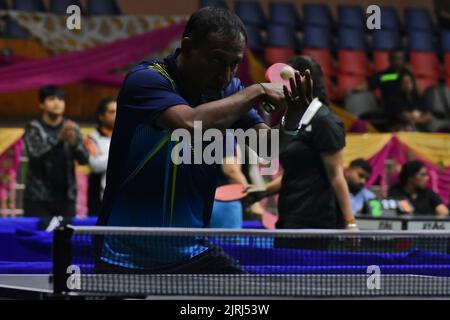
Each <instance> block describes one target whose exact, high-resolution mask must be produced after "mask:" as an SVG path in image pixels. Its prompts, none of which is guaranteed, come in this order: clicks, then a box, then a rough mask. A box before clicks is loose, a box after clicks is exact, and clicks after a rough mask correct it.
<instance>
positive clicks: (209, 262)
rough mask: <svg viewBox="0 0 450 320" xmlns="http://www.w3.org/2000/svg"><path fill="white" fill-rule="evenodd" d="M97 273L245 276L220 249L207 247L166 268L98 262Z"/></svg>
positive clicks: (236, 263)
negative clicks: (193, 255)
mask: <svg viewBox="0 0 450 320" xmlns="http://www.w3.org/2000/svg"><path fill="white" fill-rule="evenodd" d="M96 272H97V273H119V274H127V273H131V274H245V273H247V272H246V271H245V270H244V269H242V268H241V266H240V265H239V263H238V262H237V261H236V260H234V259H233V258H232V257H230V256H229V255H228V254H226V253H225V252H224V251H223V250H222V248H220V247H217V246H213V245H209V249H208V250H206V251H205V252H202V253H201V254H199V255H197V256H195V257H194V258H192V259H190V260H188V261H185V262H181V263H177V264H173V265H169V266H167V267H162V268H157V269H151V270H142V269H139V270H137V269H129V268H123V267H118V266H114V265H111V264H108V263H105V262H99V263H97V266H96Z"/></svg>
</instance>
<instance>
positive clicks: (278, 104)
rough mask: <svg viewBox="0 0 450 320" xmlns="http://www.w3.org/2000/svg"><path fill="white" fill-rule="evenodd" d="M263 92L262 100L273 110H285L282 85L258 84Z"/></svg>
mask: <svg viewBox="0 0 450 320" xmlns="http://www.w3.org/2000/svg"><path fill="white" fill-rule="evenodd" d="M259 85H260V86H261V88H262V89H263V90H264V96H263V100H264V101H265V102H266V103H268V104H269V105H271V106H273V107H274V108H275V110H281V111H284V110H285V109H286V98H285V96H284V91H283V85H282V84H279V83H260V84H259Z"/></svg>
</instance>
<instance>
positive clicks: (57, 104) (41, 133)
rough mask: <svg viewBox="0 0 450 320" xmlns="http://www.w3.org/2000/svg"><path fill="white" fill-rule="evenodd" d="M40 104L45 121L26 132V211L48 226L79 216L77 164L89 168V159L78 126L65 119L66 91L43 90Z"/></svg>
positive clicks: (46, 88) (31, 125) (51, 88)
mask: <svg viewBox="0 0 450 320" xmlns="http://www.w3.org/2000/svg"><path fill="white" fill-rule="evenodd" d="M39 101H40V108H41V109H42V117H41V118H40V119H35V120H32V121H31V122H30V123H28V124H27V126H26V128H25V136H24V140H25V146H26V150H27V153H28V158H29V165H28V176H27V183H26V189H25V196H24V211H25V215H26V216H37V217H41V218H42V220H43V221H42V222H43V223H46V222H48V220H50V219H51V218H52V217H55V216H62V217H67V218H70V217H73V216H75V214H76V212H75V211H76V196H77V186H76V178H75V165H74V161H75V160H77V161H78V163H80V164H87V162H88V157H89V156H88V153H87V151H86V149H85V147H84V144H83V140H82V137H81V132H80V129H79V127H78V125H76V124H75V123H74V122H72V121H70V120H67V119H65V118H64V110H65V100H64V91H63V89H62V88H59V87H55V86H48V87H44V88H42V89H40V90H39Z"/></svg>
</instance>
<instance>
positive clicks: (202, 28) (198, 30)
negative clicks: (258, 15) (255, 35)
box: [183, 7, 247, 47]
mask: <svg viewBox="0 0 450 320" xmlns="http://www.w3.org/2000/svg"><path fill="white" fill-rule="evenodd" d="M210 34H216V35H219V36H222V37H224V38H226V39H238V38H239V37H241V36H243V37H244V38H245V42H246V43H247V31H246V29H245V26H244V24H243V23H242V21H241V19H240V18H239V17H238V16H237V15H236V14H235V13H234V12H232V11H230V10H228V9H225V8H216V7H204V8H201V9H199V10H197V11H196V12H194V13H193V14H192V15H191V17H190V18H189V21H188V23H187V25H186V28H185V29H184V33H183V38H186V37H188V38H190V39H191V40H192V42H193V43H194V46H196V47H201V46H203V45H204V44H206V43H207V41H208V36H209V35H210Z"/></svg>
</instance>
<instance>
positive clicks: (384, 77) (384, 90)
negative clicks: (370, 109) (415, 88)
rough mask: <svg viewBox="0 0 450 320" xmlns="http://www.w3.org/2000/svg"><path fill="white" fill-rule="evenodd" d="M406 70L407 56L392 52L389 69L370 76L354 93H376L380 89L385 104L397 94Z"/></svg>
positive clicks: (396, 51) (390, 53)
mask: <svg viewBox="0 0 450 320" xmlns="http://www.w3.org/2000/svg"><path fill="white" fill-rule="evenodd" d="M404 70H407V66H406V60H405V54H404V53H403V51H401V50H392V51H391V52H389V67H388V68H386V69H385V70H383V71H380V72H378V73H376V74H375V75H373V76H370V77H369V78H368V79H367V81H366V82H365V83H363V84H362V85H360V86H358V87H356V88H354V89H353V90H352V91H364V90H372V91H375V90H376V89H379V90H380V92H381V101H382V102H384V101H385V99H386V98H388V97H390V96H391V95H392V94H394V93H395V92H397V90H398V85H399V75H400V73H401V72H402V71H404Z"/></svg>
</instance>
